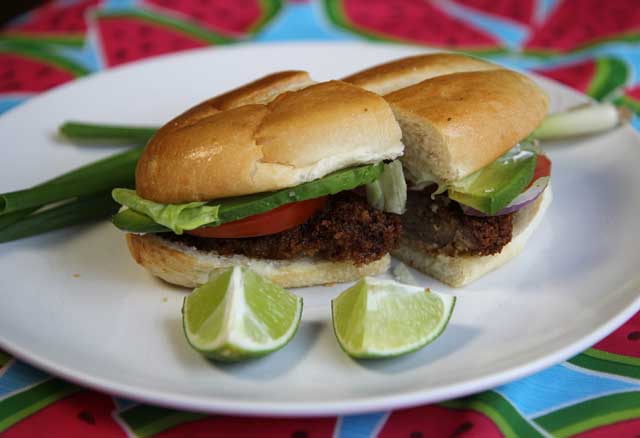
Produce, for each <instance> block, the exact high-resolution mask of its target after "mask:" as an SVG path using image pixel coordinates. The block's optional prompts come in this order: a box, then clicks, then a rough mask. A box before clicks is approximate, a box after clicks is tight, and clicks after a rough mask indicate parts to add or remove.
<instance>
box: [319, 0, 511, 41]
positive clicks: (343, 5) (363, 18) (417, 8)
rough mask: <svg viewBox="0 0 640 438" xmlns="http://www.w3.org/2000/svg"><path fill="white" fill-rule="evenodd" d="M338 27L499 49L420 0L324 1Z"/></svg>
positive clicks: (468, 26)
mask: <svg viewBox="0 0 640 438" xmlns="http://www.w3.org/2000/svg"><path fill="white" fill-rule="evenodd" d="M325 7H326V10H327V14H328V15H329V18H330V19H331V20H332V21H333V22H334V23H335V24H336V25H338V26H340V27H342V28H344V29H346V30H348V31H351V32H354V33H357V34H361V35H363V36H366V37H368V38H373V39H382V40H397V41H401V42H411V43H417V44H424V45H429V46H436V47H446V48H452V49H453V48H455V49H459V50H467V51H485V52H493V51H498V50H501V45H500V42H499V41H498V40H497V39H496V38H495V37H493V36H492V35H489V34H487V33H485V32H484V31H482V30H480V29H477V28H475V27H473V26H472V25H471V24H467V23H465V22H463V21H461V20H459V19H457V18H454V17H451V16H450V15H448V14H447V13H446V12H445V11H444V10H443V9H440V8H439V7H438V6H436V5H435V4H434V2H426V1H423V0H404V1H399V2H388V1H386V0H325Z"/></svg>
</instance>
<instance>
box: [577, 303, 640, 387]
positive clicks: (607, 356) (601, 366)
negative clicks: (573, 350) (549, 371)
mask: <svg viewBox="0 0 640 438" xmlns="http://www.w3.org/2000/svg"><path fill="white" fill-rule="evenodd" d="M569 362H570V363H572V364H574V365H578V366H580V367H583V368H588V369H592V370H596V371H601V372H604V373H612V374H618V375H621V376H627V377H632V378H636V379H640V313H636V315H635V316H634V317H633V318H631V319H630V320H629V321H627V322H626V323H625V324H624V325H622V326H621V327H620V328H619V329H618V330H616V331H615V332H613V333H611V334H610V335H609V336H607V337H606V338H604V339H603V340H602V341H600V342H598V343H597V344H596V345H594V346H593V348H590V349H588V350H587V351H585V352H584V353H582V354H579V355H577V356H575V357H573V358H571V359H569Z"/></svg>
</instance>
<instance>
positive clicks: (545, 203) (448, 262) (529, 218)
mask: <svg viewBox="0 0 640 438" xmlns="http://www.w3.org/2000/svg"><path fill="white" fill-rule="evenodd" d="M552 198H553V195H552V192H551V187H547V189H546V190H545V191H544V192H543V193H542V195H540V196H539V197H538V199H537V200H536V201H535V202H534V203H532V204H530V205H528V206H527V207H525V208H523V209H522V210H520V211H518V212H517V213H516V215H515V216H514V223H513V237H512V239H511V242H509V243H508V244H507V245H506V246H505V247H504V248H502V251H501V252H500V253H499V254H495V255H490V256H462V257H451V256H446V255H433V254H430V253H426V252H424V251H421V250H420V249H418V247H417V246H416V245H415V244H414V243H413V241H412V240H411V239H409V238H407V237H406V236H403V237H402V238H401V240H400V248H399V249H398V250H396V251H395V252H393V255H394V256H395V257H397V258H398V259H400V260H402V261H403V262H405V263H407V264H408V265H409V266H411V267H413V268H415V269H417V270H419V271H421V272H423V273H425V274H426V275H429V276H430V277H433V278H435V279H436V280H439V281H441V282H443V283H445V284H448V285H449V286H453V287H461V286H464V285H466V284H469V283H470V282H472V281H474V280H476V279H478V278H480V277H482V276H483V275H485V274H487V273H489V272H491V271H493V270H495V269H497V268H499V267H500V266H502V265H504V264H505V263H507V262H508V261H509V260H511V259H512V258H514V257H515V256H517V255H518V254H520V252H522V250H523V249H524V246H525V244H526V243H527V241H528V240H529V237H531V234H533V231H534V230H535V229H536V228H537V227H538V225H539V224H540V222H541V221H542V217H543V216H544V214H545V211H546V210H547V208H548V207H549V204H551V200H552Z"/></svg>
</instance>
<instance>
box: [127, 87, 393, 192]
mask: <svg viewBox="0 0 640 438" xmlns="http://www.w3.org/2000/svg"><path fill="white" fill-rule="evenodd" d="M198 107H199V109H195V110H194V109H192V110H189V111H187V113H186V115H184V114H183V115H182V116H181V117H179V118H178V119H177V121H176V120H173V121H171V122H169V123H168V124H167V125H165V126H164V127H163V128H161V129H160V130H159V131H158V133H157V134H156V135H155V136H153V137H152V138H151V140H150V141H149V143H148V144H147V146H146V147H145V150H144V152H143V153H142V156H141V157H140V160H139V162H138V166H137V168H136V191H137V192H138V194H139V195H140V196H141V197H143V198H145V199H149V200H152V201H155V202H159V203H165V204H173V203H183V202H191V201H209V200H213V199H217V198H224V197H230V196H242V195H248V194H253V193H260V192H266V191H272V190H279V189H283V188H287V187H293V186H297V185H299V184H302V183H304V182H307V181H313V180H315V179H318V178H321V177H323V176H325V175H327V174H329V173H331V172H333V171H336V170H339V169H343V168H346V167H349V166H354V165H359V164H366V163H376V162H380V161H382V160H386V159H394V158H396V157H398V156H400V155H401V154H402V151H403V146H402V143H401V141H400V138H401V133H400V128H399V126H398V123H397V122H396V120H395V118H394V116H393V113H392V111H391V108H390V107H389V104H387V102H386V101H385V100H384V99H383V98H382V97H380V96H378V95H376V94H375V93H372V92H369V91H366V90H363V89H361V88H358V87H356V86H354V85H351V84H347V83H345V82H340V81H330V82H323V83H319V84H315V85H311V86H307V87H305V88H302V89H299V90H296V91H288V92H285V93H283V94H280V95H279V96H278V97H276V98H275V99H274V100H272V101H271V102H270V103H267V104H248V105H243V106H239V107H237V108H233V109H229V110H225V111H218V110H217V109H215V108H214V109H212V107H210V106H208V105H202V104H201V105H199V106H198ZM198 114H200V116H202V117H200V116H199V115H198Z"/></svg>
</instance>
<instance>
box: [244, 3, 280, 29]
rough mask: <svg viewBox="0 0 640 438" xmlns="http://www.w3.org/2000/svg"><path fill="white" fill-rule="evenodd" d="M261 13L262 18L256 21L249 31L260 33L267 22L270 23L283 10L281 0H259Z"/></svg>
mask: <svg viewBox="0 0 640 438" xmlns="http://www.w3.org/2000/svg"><path fill="white" fill-rule="evenodd" d="M259 1H260V10H261V15H260V19H259V20H258V21H256V22H255V23H254V24H253V25H252V26H251V27H250V28H249V29H248V30H247V33H248V34H249V35H250V36H251V35H255V34H257V33H259V32H260V31H261V30H262V29H263V28H264V26H265V25H266V24H268V23H269V22H270V21H271V20H272V19H273V17H275V16H276V15H277V14H278V12H280V11H281V10H282V1H281V0H259Z"/></svg>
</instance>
